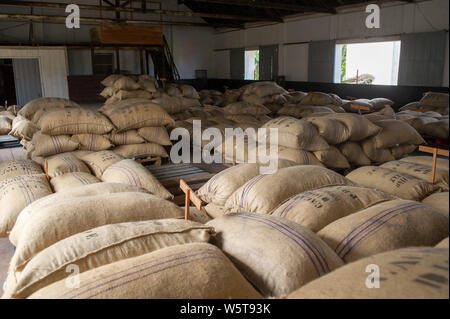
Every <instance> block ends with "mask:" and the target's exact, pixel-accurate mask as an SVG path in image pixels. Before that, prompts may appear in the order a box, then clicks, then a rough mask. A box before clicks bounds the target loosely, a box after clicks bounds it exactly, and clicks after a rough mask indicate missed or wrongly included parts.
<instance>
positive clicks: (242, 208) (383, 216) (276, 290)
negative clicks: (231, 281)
mask: <svg viewBox="0 0 450 319" xmlns="http://www.w3.org/2000/svg"><path fill="white" fill-rule="evenodd" d="M424 158H426V159H422V157H420V158H409V159H405V161H406V160H410V161H413V160H414V161H416V162H420V161H428V160H429V157H428V158H427V157H424ZM405 163H406V162H405ZM397 164H398V163H390V164H389V165H390V166H389V167H393V166H396V165H397ZM442 165H443V166H444V165H445V164H444V163H442ZM446 165H447V167H446V176H447V177H446V178H447V182H448V161H447V163H446ZM399 167H401V168H404V167H403V166H402V165H400V166H399ZM259 168H260V165H259V164H240V165H237V166H234V167H232V168H229V169H227V170H225V171H222V172H221V173H219V174H217V175H216V176H214V177H213V178H212V179H211V180H210V181H208V182H207V183H206V184H205V185H204V186H203V187H202V188H200V189H199V190H198V192H197V194H198V195H199V197H200V198H201V199H202V200H203V201H205V202H206V203H208V204H207V205H206V206H205V210H206V211H207V213H208V214H209V215H210V216H211V217H214V219H213V220H212V221H210V222H208V223H207V225H212V226H213V227H214V228H215V230H216V232H217V233H218V236H216V237H215V238H214V242H215V243H216V244H217V245H218V246H219V247H220V248H221V249H222V250H223V251H224V252H225V253H226V254H227V255H229V256H230V258H231V260H232V261H233V262H235V263H236V266H237V267H238V269H240V270H241V271H242V272H243V273H244V274H245V275H246V277H247V278H248V279H249V280H250V281H251V282H252V283H253V285H254V286H255V287H256V288H258V290H259V291H260V292H261V293H262V294H263V296H266V297H268V296H275V297H280V296H289V297H290V298H322V297H325V298H448V271H446V269H447V267H446V266H445V265H446V263H447V262H448V235H449V229H448V216H449V215H448V214H449V213H448V201H449V199H448V192H446V193H434V192H435V191H436V190H438V189H439V187H437V186H433V185H431V184H430V183H428V182H426V181H425V180H420V179H419V178H415V177H412V176H410V175H407V174H404V173H400V172H399V171H395V174H396V176H398V177H397V180H398V182H397V185H396V186H395V187H390V186H385V187H381V186H383V184H389V181H390V180H391V182H390V184H393V182H392V176H394V175H392V176H390V175H389V176H387V175H386V174H381V173H376V175H377V176H378V177H376V178H378V179H381V178H384V179H385V180H384V181H381V180H378V183H377V184H376V185H373V184H372V185H370V186H366V184H367V183H370V182H368V181H369V180H370V179H371V178H372V176H369V175H367V176H361V178H356V176H358V175H361V173H358V172H357V171H355V172H354V173H355V174H356V175H354V173H352V174H353V175H348V176H347V178H345V177H343V176H341V175H339V174H337V173H334V172H333V171H330V170H328V169H326V168H321V167H318V166H308V165H295V164H294V163H292V162H289V161H284V160H280V161H279V169H278V171H277V172H276V173H274V174H272V175H260V170H259ZM401 168H398V167H397V169H398V170H401ZM381 169H386V168H380V170H381ZM407 169H409V170H411V171H413V172H416V174H417V168H407ZM392 170H393V169H392ZM393 171H394V170H393ZM440 174H445V172H444V171H441V172H440ZM385 175H386V176H385ZM400 175H401V176H400ZM416 176H417V175H416ZM421 177H422V178H425V172H424V171H422V175H421ZM427 177H429V176H427ZM376 178H375V179H376ZM447 185H448V184H447ZM447 189H448V188H447ZM437 198H438V199H439V203H437V200H436V199H437ZM422 200H423V203H421V202H420V201H422ZM432 201H435V203H434V204H433V205H432V206H430V202H432ZM418 246H421V248H411V247H418ZM434 246H437V247H443V248H444V249H442V248H432V247H434ZM402 256H412V257H411V258H414V260H417V261H418V262H417V263H414V264H413V265H412V266H408V267H393V266H391V267H393V268H392V269H394V268H395V271H396V273H394V272H392V273H391V275H386V276H387V278H386V281H383V282H382V283H381V288H380V289H367V288H366V287H365V282H366V281H365V278H366V277H367V273H366V271H367V270H366V267H367V265H369V264H377V265H379V266H380V267H382V266H381V265H384V266H383V267H387V268H386V269H390V268H389V267H388V264H389V262H393V261H401V260H402V258H403V257H402ZM419 260H420V262H419ZM346 264H347V265H346ZM434 265H440V266H442V269H441V268H439V267H435V266H434ZM360 273H361V274H365V275H364V279H362V278H363V277H362V275H359V274H360ZM421 273H429V274H430V276H435V277H436V278H437V277H439V278H442V280H439V282H436V283H435V285H434V286H433V288H429V287H430V286H429V285H428V283H432V280H430V279H427V278H426V277H424V278H423V280H422V281H419V280H416V281H414V280H413V279H416V278H417V276H418V275H419V274H421ZM396 274H398V275H397V276H396ZM431 274H432V275H431ZM383 277H384V275H383ZM407 278H408V279H407ZM430 278H431V277H430ZM433 283H434V282H433ZM322 287H326V289H322ZM363 287H364V288H365V289H363ZM392 287H395V289H393V288H392ZM330 292H332V293H330Z"/></svg>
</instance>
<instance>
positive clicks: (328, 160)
mask: <svg viewBox="0 0 450 319" xmlns="http://www.w3.org/2000/svg"><path fill="white" fill-rule="evenodd" d="M314 156H315V157H317V159H318V160H319V161H320V162H321V163H322V164H324V165H325V166H326V167H329V168H335V169H345V168H349V167H350V164H349V162H348V161H347V159H346V158H345V156H344V155H342V153H341V152H340V151H339V149H337V148H336V147H334V146H331V145H330V147H329V148H328V149H326V150H324V151H316V152H314Z"/></svg>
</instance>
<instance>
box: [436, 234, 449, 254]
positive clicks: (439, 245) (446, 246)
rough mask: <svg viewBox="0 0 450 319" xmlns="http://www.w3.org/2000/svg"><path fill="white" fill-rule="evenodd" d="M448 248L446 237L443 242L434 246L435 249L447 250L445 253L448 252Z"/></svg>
mask: <svg viewBox="0 0 450 319" xmlns="http://www.w3.org/2000/svg"><path fill="white" fill-rule="evenodd" d="M448 247H449V240H448V237H447V238H445V239H444V240H442V241H441V242H440V243H439V244H437V245H436V246H435V248H444V249H447V251H448Z"/></svg>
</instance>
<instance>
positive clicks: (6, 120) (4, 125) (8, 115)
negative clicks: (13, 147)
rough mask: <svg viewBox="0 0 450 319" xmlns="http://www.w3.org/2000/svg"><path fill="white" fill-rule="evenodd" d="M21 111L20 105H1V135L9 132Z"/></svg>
mask: <svg viewBox="0 0 450 319" xmlns="http://www.w3.org/2000/svg"><path fill="white" fill-rule="evenodd" d="M19 111H20V107H18V106H17V105H10V106H8V107H7V108H5V107H3V106H0V135H7V134H9V132H10V131H11V129H12V127H13V123H15V121H14V120H15V119H16V117H17V113H18V112H19Z"/></svg>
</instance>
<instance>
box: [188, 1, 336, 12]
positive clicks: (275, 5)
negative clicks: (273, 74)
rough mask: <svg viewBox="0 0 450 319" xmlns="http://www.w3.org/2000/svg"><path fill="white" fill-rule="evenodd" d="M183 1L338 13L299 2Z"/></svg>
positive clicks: (331, 9)
mask: <svg viewBox="0 0 450 319" xmlns="http://www.w3.org/2000/svg"><path fill="white" fill-rule="evenodd" d="M183 2H204V3H212V4H223V5H229V6H244V7H253V8H266V9H277V10H288V11H295V12H323V13H331V14H336V13H337V12H336V10H335V9H333V8H327V7H319V6H304V5H298V4H288V3H282V2H274V1H270V2H269V1H248V0H186V1H183Z"/></svg>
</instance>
